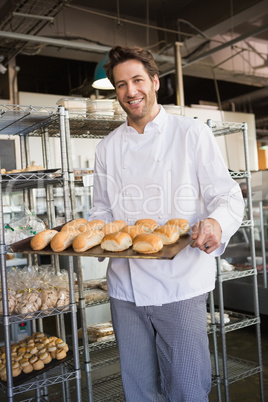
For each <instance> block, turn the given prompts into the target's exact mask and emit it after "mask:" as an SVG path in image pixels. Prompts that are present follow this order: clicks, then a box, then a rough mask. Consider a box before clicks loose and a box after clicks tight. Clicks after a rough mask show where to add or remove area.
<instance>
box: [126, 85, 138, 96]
mask: <svg viewBox="0 0 268 402" xmlns="http://www.w3.org/2000/svg"><path fill="white" fill-rule="evenodd" d="M136 93H137V88H136V86H135V85H134V84H128V86H127V95H128V96H129V97H131V98H132V97H133V96H135V95H136Z"/></svg>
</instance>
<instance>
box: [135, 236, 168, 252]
mask: <svg viewBox="0 0 268 402" xmlns="http://www.w3.org/2000/svg"><path fill="white" fill-rule="evenodd" d="M132 248H133V250H135V251H137V252H138V253H143V254H152V253H157V252H158V251H159V250H161V249H162V248H163V242H162V239H161V237H160V236H158V235H157V234H155V233H143V234H139V235H138V236H136V237H134V239H133V247H132Z"/></svg>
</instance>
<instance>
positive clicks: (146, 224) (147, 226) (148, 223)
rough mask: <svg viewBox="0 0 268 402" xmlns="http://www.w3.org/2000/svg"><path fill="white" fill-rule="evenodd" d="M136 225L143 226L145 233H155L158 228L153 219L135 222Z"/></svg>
mask: <svg viewBox="0 0 268 402" xmlns="http://www.w3.org/2000/svg"><path fill="white" fill-rule="evenodd" d="M135 225H137V226H142V227H143V228H144V230H145V232H148V233H150V232H153V231H154V230H155V228H157V226H158V223H157V222H156V221H155V220H153V219H138V220H137V221H136V222H135Z"/></svg>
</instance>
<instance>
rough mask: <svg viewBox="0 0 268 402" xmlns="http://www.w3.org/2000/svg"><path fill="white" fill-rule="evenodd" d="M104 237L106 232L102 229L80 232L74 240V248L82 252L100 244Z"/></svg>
mask: <svg viewBox="0 0 268 402" xmlns="http://www.w3.org/2000/svg"><path fill="white" fill-rule="evenodd" d="M103 237H104V233H103V232H102V231H101V230H91V231H90V232H84V233H80V234H79V235H78V236H76V238H75V239H74V241H73V249H74V251H76V252H77V253H82V252H84V251H86V250H89V249H90V248H92V247H95V246H97V245H98V244H100V243H101V241H102V239H103Z"/></svg>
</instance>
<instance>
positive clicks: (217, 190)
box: [90, 46, 243, 402]
mask: <svg viewBox="0 0 268 402" xmlns="http://www.w3.org/2000/svg"><path fill="white" fill-rule="evenodd" d="M105 69H106V74H107V76H108V78H109V79H110V80H111V82H112V83H113V85H114V87H115V90H116V95H117V98H118V101H119V103H120V105H121V106H122V108H123V109H124V110H125V112H126V113H127V121H126V122H125V123H123V124H122V125H121V126H120V127H119V128H117V129H116V130H114V131H113V132H112V133H110V134H109V135H108V136H107V137H106V138H105V139H103V140H102V141H101V142H100V143H99V144H98V147H97V149H96V155H95V175H94V206H93V208H92V210H91V211H90V215H91V216H90V219H103V220H105V221H106V222H109V221H112V220H116V219H121V220H124V221H126V222H127V224H128V225H132V224H134V223H135V221H136V220H138V219H141V218H151V219H154V220H156V221H157V222H158V224H159V225H163V224H165V222H166V221H167V220H169V219H171V218H185V219H187V220H188V221H189V222H190V225H191V226H193V228H192V234H191V236H192V239H193V244H192V247H186V248H185V249H184V250H183V251H182V252H181V253H179V254H178V255H176V257H175V258H174V259H173V260H154V259H149V260H148V259H129V260H128V259H116V258H112V259H110V261H109V265H108V270H107V281H108V289H109V295H110V297H111V313H112V321H113V326H114V331H115V336H116V339H117V343H118V347H119V355H120V364H121V373H122V381H123V388H124V393H125V398H126V402H149V401H151V402H158V401H169V402H179V401H180V402H204V401H208V394H209V392H210V385H211V367H210V353H209V348H208V337H207V332H206V317H207V316H206V300H207V294H208V292H209V291H211V290H212V289H213V288H214V285H215V258H214V257H215V256H218V255H220V254H221V253H222V252H223V251H224V249H225V247H226V245H227V243H228V241H229V238H230V237H231V236H232V235H233V233H234V232H235V231H236V230H237V229H238V227H239V226H240V223H241V220H242V216H243V200H242V197H241V191H240V188H239V186H238V185H237V184H236V183H235V182H234V181H233V180H232V179H231V178H230V176H229V173H228V170H227V168H226V167H225V164H224V162H223V159H222V157H221V154H220V151H219V149H218V147H217V145H216V143H215V140H214V137H213V135H212V133H211V131H210V129H209V128H208V127H207V126H206V125H205V124H203V123H201V122H200V121H197V120H194V119H190V118H186V117H182V116H174V115H168V114H167V113H166V112H165V110H164V109H163V108H162V107H161V106H160V105H158V104H157V96H156V93H157V91H158V89H159V78H158V70H157V66H156V64H155V62H154V60H153V57H152V55H151V53H150V52H148V51H146V50H143V49H140V48H137V47H133V48H123V47H120V46H117V47H115V48H113V49H112V50H111V51H110V53H109V61H108V63H107V64H106V66H105Z"/></svg>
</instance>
